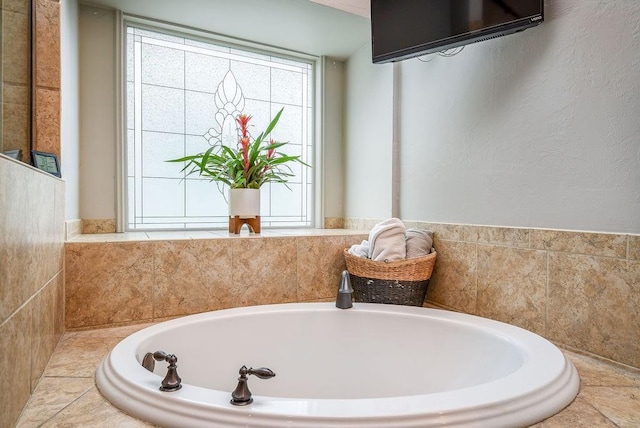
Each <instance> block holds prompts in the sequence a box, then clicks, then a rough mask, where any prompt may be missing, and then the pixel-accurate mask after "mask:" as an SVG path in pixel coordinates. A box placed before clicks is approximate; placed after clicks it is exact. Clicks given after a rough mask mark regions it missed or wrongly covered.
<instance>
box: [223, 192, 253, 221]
mask: <svg viewBox="0 0 640 428" xmlns="http://www.w3.org/2000/svg"><path fill="white" fill-rule="evenodd" d="M259 215H260V189H229V216H231V217H235V216H238V217H240V218H254V217H257V216H259Z"/></svg>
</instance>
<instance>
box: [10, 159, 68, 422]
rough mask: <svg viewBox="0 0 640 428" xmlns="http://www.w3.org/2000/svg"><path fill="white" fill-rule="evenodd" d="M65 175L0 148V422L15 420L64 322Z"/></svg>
mask: <svg viewBox="0 0 640 428" xmlns="http://www.w3.org/2000/svg"><path fill="white" fill-rule="evenodd" d="M64 197H65V196H64V182H63V181H62V180H59V179H58V178H56V177H54V176H52V175H51V174H47V173H45V172H42V171H39V170H37V169H35V168H33V167H30V166H28V165H25V164H24V163H21V162H17V161H14V160H12V159H9V158H7V157H6V156H3V155H0V343H2V348H3V352H2V356H0V372H2V373H3V392H2V393H0V397H1V399H0V426H3V427H4V426H13V424H14V423H15V421H16V420H17V419H18V416H19V415H20V412H21V411H22V408H23V406H24V405H25V404H26V403H27V401H28V399H29V396H30V394H31V393H32V392H33V391H34V389H35V388H36V385H37V383H38V380H39V379H40V376H41V375H42V373H43V371H44V369H45V367H46V365H47V362H48V361H49V357H50V356H51V355H52V353H53V351H54V349H55V347H56V344H57V343H58V340H59V339H60V337H61V336H62V333H63V329H64V320H63V316H64V270H63V266H64V265H63V263H64V249H63V247H64Z"/></svg>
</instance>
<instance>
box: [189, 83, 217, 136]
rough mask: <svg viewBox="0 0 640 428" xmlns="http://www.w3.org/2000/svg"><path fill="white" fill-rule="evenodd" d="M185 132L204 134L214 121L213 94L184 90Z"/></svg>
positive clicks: (214, 104)
mask: <svg viewBox="0 0 640 428" xmlns="http://www.w3.org/2000/svg"><path fill="white" fill-rule="evenodd" d="M186 97H187V102H186V115H185V119H186V133H187V134H193V135H204V134H206V133H207V131H208V130H209V128H212V127H213V126H214V125H215V123H216V121H215V117H214V115H215V112H216V110H217V109H216V103H215V97H214V95H213V94H207V93H204V92H193V91H186Z"/></svg>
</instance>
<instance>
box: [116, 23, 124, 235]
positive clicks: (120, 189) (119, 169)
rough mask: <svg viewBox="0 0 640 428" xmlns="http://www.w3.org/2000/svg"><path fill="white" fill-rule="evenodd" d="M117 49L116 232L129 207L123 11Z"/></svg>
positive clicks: (118, 28)
mask: <svg viewBox="0 0 640 428" xmlns="http://www.w3.org/2000/svg"><path fill="white" fill-rule="evenodd" d="M115 16H116V19H115V35H114V37H115V43H114V44H115V49H114V55H115V58H114V65H115V67H114V68H115V70H114V71H115V73H114V74H115V76H114V77H115V86H116V91H115V115H114V117H115V122H116V130H115V136H116V192H115V194H116V200H115V203H116V232H124V231H125V218H126V217H127V216H126V209H127V187H126V182H127V179H126V168H127V159H126V150H125V147H124V144H125V141H126V140H125V137H124V133H125V132H126V130H125V126H124V123H125V117H126V116H125V115H126V105H125V100H126V90H127V88H126V85H123V84H122V83H123V82H126V78H125V73H126V69H125V62H124V61H123V55H124V52H126V49H125V46H124V45H123V44H124V43H126V38H125V37H124V31H125V30H124V28H125V26H124V20H123V15H122V11H120V10H116V11H115Z"/></svg>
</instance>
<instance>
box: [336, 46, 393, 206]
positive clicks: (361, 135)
mask: <svg viewBox="0 0 640 428" xmlns="http://www.w3.org/2000/svg"><path fill="white" fill-rule="evenodd" d="M370 62H371V46H370V45H369V44H367V45H365V46H363V47H362V49H360V50H359V51H358V52H356V53H355V54H354V55H353V56H352V57H351V58H349V61H347V66H346V72H347V74H346V84H345V86H346V92H345V148H344V158H345V172H344V174H345V190H344V195H345V201H344V206H345V217H361V218H362V217H364V218H385V217H390V216H391V200H392V195H391V184H392V177H391V157H392V145H391V142H392V139H393V122H392V116H393V66H391V65H389V64H386V65H378V66H375V67H374V66H371V65H370Z"/></svg>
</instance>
